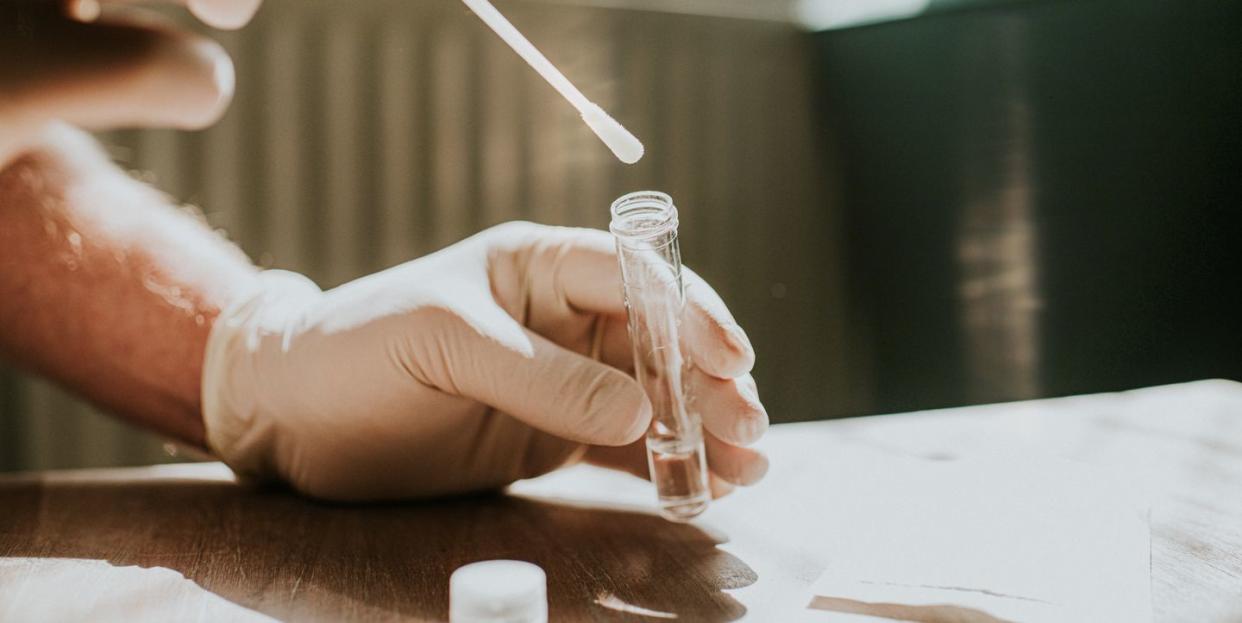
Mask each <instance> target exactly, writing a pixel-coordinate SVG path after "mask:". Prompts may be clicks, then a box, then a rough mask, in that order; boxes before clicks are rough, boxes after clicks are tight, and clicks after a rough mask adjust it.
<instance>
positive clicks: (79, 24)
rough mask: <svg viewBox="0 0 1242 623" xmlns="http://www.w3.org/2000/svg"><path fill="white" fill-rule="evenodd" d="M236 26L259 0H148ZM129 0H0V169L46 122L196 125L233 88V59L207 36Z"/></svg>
mask: <svg viewBox="0 0 1242 623" xmlns="http://www.w3.org/2000/svg"><path fill="white" fill-rule="evenodd" d="M155 1H156V2H166V3H170V4H182V5H186V6H187V7H188V8H189V10H190V12H192V13H193V14H194V15H196V16H197V17H198V18H199V19H201V20H202V21H204V22H205V23H207V24H209V25H212V26H216V27H219V28H240V27H241V26H242V25H244V24H245V23H246V22H248V21H249V20H250V18H251V17H252V16H253V15H254V13H255V11H256V10H258V7H259V3H260V2H261V0H155ZM134 4H135V2H134V0H19V1H17V2H13V1H12V0H4V1H2V2H0V168H3V167H4V166H5V165H6V164H7V163H8V162H9V160H10V159H11V158H13V157H14V156H15V155H17V154H18V153H20V152H21V151H22V150H23V149H24V148H25V147H26V146H27V145H28V144H29V143H31V142H33V141H34V140H35V138H36V137H37V136H38V135H39V133H40V132H41V130H42V129H43V127H44V125H46V124H47V123H49V122H51V121H65V122H68V123H71V124H74V125H78V126H81V127H84V128H87V129H104V128H112V127H121V126H168V127H177V128H200V127H204V126H207V125H210V124H211V123H213V122H214V121H215V120H216V119H217V118H218V117H219V116H220V115H221V114H223V112H224V110H225V108H226V107H227V106H228V103H229V101H230V100H231V98H232V95H233V65H232V62H231V61H230V60H229V57H228V54H226V53H225V52H224V50H223V49H222V48H221V47H220V46H219V45H217V44H216V43H214V42H213V41H211V40H209V39H205V38H203V37H201V36H198V35H194V34H191V33H188V32H184V31H180V30H177V29H175V28H173V27H171V26H169V25H167V24H161V23H157V22H156V21H154V20H152V19H151V18H150V16H149V15H147V14H146V13H143V12H139V11H138V10H137V9H135V8H134V7H133V5H134Z"/></svg>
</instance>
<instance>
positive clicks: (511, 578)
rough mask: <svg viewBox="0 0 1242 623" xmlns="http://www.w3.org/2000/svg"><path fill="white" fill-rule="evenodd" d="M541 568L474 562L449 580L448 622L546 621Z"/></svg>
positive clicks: (513, 562)
mask: <svg viewBox="0 0 1242 623" xmlns="http://www.w3.org/2000/svg"><path fill="white" fill-rule="evenodd" d="M547 584H548V580H547V576H546V575H544V573H543V569H540V568H539V567H538V566H537V565H532V564H530V563H529V562H521V561H517V560H487V561H484V562H476V563H472V564H469V565H466V566H464V567H461V568H460V569H458V570H456V571H454V572H453V577H452V578H450V579H449V621H451V623H547V620H548V587H547Z"/></svg>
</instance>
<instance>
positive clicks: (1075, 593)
mask: <svg viewBox="0 0 1242 623" xmlns="http://www.w3.org/2000/svg"><path fill="white" fill-rule="evenodd" d="M870 464H871V465H872V466H874V467H875V470H874V471H873V472H870V473H863V474H857V473H855V474H851V477H850V478H848V479H847V480H848V482H845V483H841V484H834V485H833V487H832V489H833V491H832V494H833V499H835V500H837V501H839V505H838V508H837V509H835V510H834V511H833V512H831V513H828V517H826V518H825V525H824V530H823V531H821V532H820V533H819V534H818V535H816V536H815V537H814V538H815V539H817V540H819V541H820V542H818V543H816V546H817V547H819V548H822V549H821V551H824V552H825V553H827V554H828V558H829V560H830V563H829V567H828V569H827V570H826V571H825V572H824V573H823V575H822V576H821V577H820V578H819V579H818V580H817V581H816V582H815V583H814V585H813V586H812V596H811V600H810V605H809V607H810V608H811V609H812V610H817V611H821V612H824V614H825V615H827V612H826V611H832V612H838V613H842V612H850V613H855V614H868V615H871V616H878V617H882V618H891V619H896V620H912V621H985V622H991V621H998V620H999V621H1020V622H1031V623H1043V622H1050V623H1051V622H1056V623H1066V622H1075V621H1083V622H1086V621H1091V622H1100V623H1105V622H1111V621H1118V622H1121V621H1125V622H1144V621H1150V620H1151V591H1150V529H1149V526H1148V504H1147V502H1146V501H1145V499H1144V498H1143V496H1142V495H1141V494H1138V493H1136V491H1135V490H1133V489H1131V488H1130V487H1129V486H1128V485H1127V483H1125V482H1124V481H1119V480H1118V479H1116V478H1115V477H1112V476H1111V475H1108V474H1104V473H1102V472H1099V471H1097V470H1095V469H1094V468H1092V467H1090V466H1087V465H1083V464H1079V463H1074V462H1071V461H1067V460H1063V459H1057V458H1052V457H1035V456H1029V455H1016V454H1015V455H1009V456H995V457H988V458H974V459H962V460H954V461H926V460H916V459H904V458H898V457H894V456H889V457H886V458H885V459H884V460H883V461H878V462H877V461H874V457H872V461H870Z"/></svg>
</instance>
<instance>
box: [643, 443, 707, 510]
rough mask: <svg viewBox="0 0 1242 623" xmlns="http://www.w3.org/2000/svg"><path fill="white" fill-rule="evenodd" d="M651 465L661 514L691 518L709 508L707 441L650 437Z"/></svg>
mask: <svg viewBox="0 0 1242 623" xmlns="http://www.w3.org/2000/svg"><path fill="white" fill-rule="evenodd" d="M647 465H648V467H649V468H650V470H651V479H652V480H653V481H654V482H655V486H656V492H657V494H658V495H659V501H660V514H662V515H664V517H665V518H667V519H671V520H673V521H688V520H690V519H693V518H694V517H697V516H699V515H700V514H702V513H703V511H705V510H707V505H708V503H709V502H711V497H712V496H711V491H709V490H708V488H707V453H706V452H705V451H704V449H703V440H702V439H701V438H700V439H697V440H678V439H658V438H656V437H654V436H651V437H648V438H647Z"/></svg>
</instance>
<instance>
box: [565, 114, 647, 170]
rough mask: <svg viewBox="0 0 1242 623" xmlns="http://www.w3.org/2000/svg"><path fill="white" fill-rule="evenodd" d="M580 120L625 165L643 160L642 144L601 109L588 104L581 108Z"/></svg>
mask: <svg viewBox="0 0 1242 623" xmlns="http://www.w3.org/2000/svg"><path fill="white" fill-rule="evenodd" d="M580 112H581V113H582V120H583V121H585V122H586V124H587V126H588V127H590V128H591V131H592V132H595V135H596V136H598V137H599V140H601V141H604V144H605V145H607V146H608V149H611V150H612V153H613V155H615V156H616V157H617V159H618V160H620V161H621V162H624V163H625V164H634V163H635V162H638V161H639V160H642V158H643V152H644V149H643V144H642V141H639V140H638V137H636V136H634V135H633V134H632V133H631V132H630V131H629V130H627V129H625V126H623V125H621V124H620V123H618V122H617V120H616V119H613V118H612V117H610V116H608V113H606V112H604V109H603V108H600V107H599V106H596V105H595V104H594V103H589V104H587V105H586V106H583V107H582V109H581V111H580Z"/></svg>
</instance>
